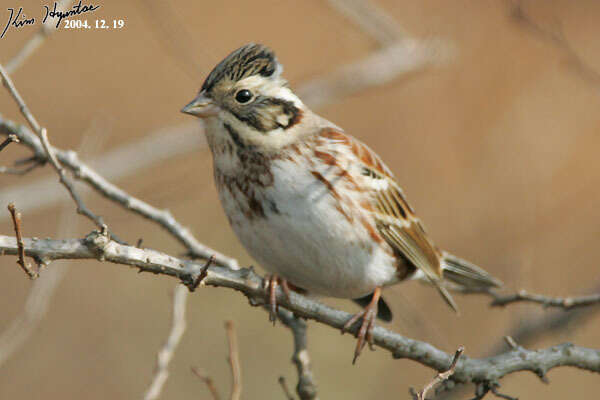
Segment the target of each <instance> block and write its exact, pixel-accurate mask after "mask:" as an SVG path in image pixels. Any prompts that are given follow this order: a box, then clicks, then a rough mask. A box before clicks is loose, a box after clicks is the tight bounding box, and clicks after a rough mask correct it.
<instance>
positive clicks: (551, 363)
mask: <svg viewBox="0 0 600 400" xmlns="http://www.w3.org/2000/svg"><path fill="white" fill-rule="evenodd" d="M23 244H24V246H25V254H26V256H28V257H33V258H35V259H36V260H44V262H45V263H46V264H47V263H50V262H51V261H52V260H58V259H96V260H105V261H108V262H111V263H115V264H122V265H129V266H133V267H136V268H140V269H142V270H144V271H148V272H152V273H156V274H162V275H169V276H173V277H176V278H177V279H179V280H180V281H181V282H182V283H184V284H186V285H190V284H191V283H192V282H194V279H195V278H196V277H197V276H198V274H199V273H200V270H201V269H202V267H203V264H198V263H196V262H194V261H191V260H184V259H180V258H177V257H174V256H170V255H167V254H165V253H161V252H158V251H155V250H152V249H138V248H136V247H134V246H126V245H122V244H119V243H117V242H115V241H113V240H110V239H109V238H108V237H106V236H105V235H102V234H101V233H99V232H92V233H90V234H89V235H88V236H87V237H86V238H85V239H68V240H52V239H38V240H32V239H23ZM2 253H4V254H7V255H16V254H18V246H17V241H16V238H14V237H10V236H4V235H0V254H2ZM203 282H204V284H205V285H207V286H215V287H227V288H231V289H235V290H238V291H240V292H242V293H243V294H244V295H245V296H246V297H247V298H248V299H249V301H250V303H251V304H253V305H264V304H265V300H266V299H265V292H264V288H263V285H262V282H263V278H262V277H261V276H259V275H257V274H256V273H254V272H253V271H252V270H251V269H249V268H242V269H240V270H232V269H230V268H226V267H220V266H216V265H215V266H213V267H211V268H210V269H209V270H208V274H207V276H206V278H205V279H204V281H203ZM277 303H278V304H280V305H281V307H285V308H286V309H288V310H290V311H291V312H293V313H294V314H295V315H297V316H299V317H301V318H308V319H313V320H315V321H318V322H320V323H323V324H325V325H328V326H331V327H333V328H336V329H341V328H342V326H343V325H344V324H345V323H346V321H348V319H350V317H351V315H350V314H349V313H347V312H344V311H339V310H335V309H333V308H331V307H328V306H326V305H324V304H321V303H319V302H317V301H316V300H313V299H310V298H307V297H305V296H302V295H300V294H298V293H295V292H292V293H290V298H289V299H288V298H287V297H286V296H285V294H284V293H283V291H282V290H278V291H277ZM350 333H356V332H354V331H353V332H350ZM373 340H374V344H375V345H376V346H378V347H380V348H383V349H386V350H387V351H389V352H390V353H392V355H393V357H394V358H405V359H410V360H414V361H417V362H419V363H420V364H423V365H425V366H427V367H430V368H433V369H435V370H438V371H442V370H444V369H445V368H447V366H448V365H449V364H450V363H451V361H452V356H451V355H449V354H447V353H445V352H443V351H441V350H439V349H437V348H435V347H434V346H432V345H431V344H429V343H426V342H421V341H418V340H414V339H410V338H407V337H404V336H401V335H399V334H397V333H394V332H391V331H389V330H387V329H385V328H383V327H380V326H376V327H375V328H374V329H373ZM560 366H572V367H577V368H580V369H585V370H588V371H592V372H597V373H600V350H596V349H589V348H584V347H580V346H575V345H573V344H571V343H564V344H560V345H557V346H553V347H549V348H546V349H543V350H537V351H531V350H527V349H525V348H522V347H519V348H518V349H516V350H511V351H508V352H505V353H502V354H499V355H496V356H493V357H488V358H483V359H472V358H466V357H463V358H461V360H460V362H459V363H458V364H457V365H456V368H455V372H454V375H452V377H451V378H450V379H451V380H452V381H454V382H456V383H468V382H475V383H479V382H495V381H498V380H499V379H501V378H502V377H504V376H506V375H508V374H512V373H515V372H518V371H532V372H534V373H535V374H537V375H538V376H540V377H543V376H545V374H546V373H547V372H548V371H549V370H550V369H552V368H556V367H560Z"/></svg>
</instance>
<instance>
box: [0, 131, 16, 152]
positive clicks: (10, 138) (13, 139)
mask: <svg viewBox="0 0 600 400" xmlns="http://www.w3.org/2000/svg"><path fill="white" fill-rule="evenodd" d="M11 143H19V138H18V137H17V135H13V134H10V135H8V137H7V138H6V139H5V140H4V141H3V142H2V143H0V151H2V150H4V148H5V147H6V146H8V145H9V144H11Z"/></svg>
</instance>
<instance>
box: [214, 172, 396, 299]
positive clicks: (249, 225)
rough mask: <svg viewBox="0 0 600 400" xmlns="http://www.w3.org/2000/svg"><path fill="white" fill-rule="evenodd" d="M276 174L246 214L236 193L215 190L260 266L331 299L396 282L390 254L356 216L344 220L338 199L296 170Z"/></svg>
mask: <svg viewBox="0 0 600 400" xmlns="http://www.w3.org/2000/svg"><path fill="white" fill-rule="evenodd" d="M277 172H279V174H275V179H274V183H273V185H271V186H269V187H267V188H264V190H259V191H256V192H255V193H254V197H255V198H256V200H257V201H259V202H261V204H262V205H263V206H262V207H261V208H262V213H259V214H257V215H252V214H249V213H248V212H247V210H248V208H247V202H248V200H247V199H245V200H240V197H239V195H240V193H236V191H235V190H233V191H230V190H228V189H223V190H221V191H220V196H221V201H222V203H223V206H224V208H225V211H226V213H227V215H228V216H229V219H230V222H231V225H232V227H233V229H234V231H235V233H236V234H237V236H238V238H239V239H240V241H241V242H242V244H243V245H244V246H245V248H246V249H247V251H248V252H249V253H250V255H251V256H252V257H253V258H254V259H256V261H258V262H259V263H260V264H261V266H263V267H264V268H265V269H266V270H268V271H270V272H274V273H277V274H279V275H280V276H282V277H283V278H285V279H287V280H288V281H289V282H290V283H292V284H294V285H296V286H298V287H301V288H303V289H306V290H308V291H309V292H312V293H315V294H319V295H324V296H331V297H341V298H357V297H361V296H364V295H366V294H369V293H371V292H372V291H373V290H374V289H375V288H376V287H377V286H383V285H388V284H391V283H394V282H396V281H397V276H398V275H397V271H396V267H395V265H396V262H397V261H396V260H395V259H394V257H393V256H392V255H391V254H389V252H386V251H385V249H384V248H383V246H382V245H381V244H379V243H377V242H375V241H374V240H373V239H372V238H371V236H370V235H369V233H368V232H367V230H366V229H365V228H364V227H363V225H361V224H360V223H358V222H357V218H358V216H351V218H347V217H345V216H344V215H343V214H342V213H340V211H339V210H338V209H336V204H337V203H336V202H337V201H338V199H337V198H336V197H334V196H332V194H331V193H330V192H329V191H328V190H327V188H326V187H325V186H324V185H323V184H322V183H321V182H319V181H317V180H315V179H314V177H312V175H311V176H308V175H305V176H301V173H299V172H298V171H294V172H293V173H292V174H289V176H288V175H286V174H282V173H281V172H286V171H277ZM338 207H339V205H338ZM348 213H350V211H348V210H347V214H348Z"/></svg>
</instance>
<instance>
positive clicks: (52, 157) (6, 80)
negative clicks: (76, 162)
mask: <svg viewBox="0 0 600 400" xmlns="http://www.w3.org/2000/svg"><path fill="white" fill-rule="evenodd" d="M0 75H1V76H2V83H3V84H4V87H6V88H7V89H8V91H9V93H10V94H11V96H12V97H13V99H14V100H15V102H16V103H17V105H18V106H19V110H20V111H21V114H23V116H24V117H25V119H26V120H27V122H28V123H29V125H30V126H31V128H32V129H33V131H34V132H35V133H36V134H37V135H38V137H39V139H40V141H41V142H42V146H43V148H44V152H45V153H46V155H47V159H48V160H49V161H50V164H52V166H53V167H54V169H55V170H56V172H57V173H58V176H59V177H60V183H61V184H62V185H63V186H64V187H65V188H66V189H67V191H68V192H69V195H71V198H72V199H73V201H74V202H75V204H76V205H77V212H78V213H79V214H81V215H84V216H85V217H87V218H89V219H90V220H91V221H92V222H94V223H95V224H96V226H98V227H102V226H103V225H105V224H104V221H103V219H102V217H100V216H97V215H96V214H94V213H93V212H92V211H91V210H90V209H89V208H87V207H86V205H85V204H84V203H83V200H82V199H81V197H80V196H79V194H78V193H77V192H76V191H75V187H74V185H73V182H72V181H71V179H70V178H69V177H68V176H67V175H66V173H65V170H64V169H63V168H62V166H61V165H60V163H59V161H58V159H57V158H56V154H55V153H54V149H53V147H52V146H51V145H50V142H49V141H48V133H47V131H46V128H43V127H41V126H40V124H39V123H38V122H37V120H36V119H35V117H34V116H33V114H32V113H31V111H29V108H28V107H27V104H25V101H24V100H23V98H22V97H21V95H20V94H19V92H18V91H17V88H16V87H15V85H14V84H13V82H12V80H11V79H10V77H9V76H8V73H7V72H6V71H5V70H4V67H3V66H2V65H1V64H0ZM113 236H114V235H113ZM115 238H116V237H115Z"/></svg>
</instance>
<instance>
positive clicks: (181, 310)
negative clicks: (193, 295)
mask: <svg viewBox="0 0 600 400" xmlns="http://www.w3.org/2000/svg"><path fill="white" fill-rule="evenodd" d="M188 293H189V291H188V289H187V288H186V287H185V286H183V285H177V286H176V287H175V290H174V292H173V316H172V319H171V330H170V332H169V336H168V337H167V341H166V342H165V345H164V346H163V347H162V348H161V349H160V351H159V352H158V354H157V356H156V370H155V371H154V376H153V378H152V382H150V386H149V387H148V390H147V391H146V393H145V394H144V400H155V399H158V398H159V397H160V393H161V392H162V389H163V386H164V384H165V382H166V381H167V378H168V377H169V363H170V362H171V360H172V359H173V355H174V354H175V350H177V346H178V345H179V342H180V341H181V338H182V337H183V333H184V332H185V327H186V322H185V307H186V304H187V303H186V301H187V297H188Z"/></svg>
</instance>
